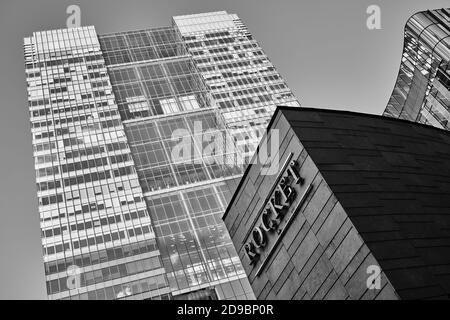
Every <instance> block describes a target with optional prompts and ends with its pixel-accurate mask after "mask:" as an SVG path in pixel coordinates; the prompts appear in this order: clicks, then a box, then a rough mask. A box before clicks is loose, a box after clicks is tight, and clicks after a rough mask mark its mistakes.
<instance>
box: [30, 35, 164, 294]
mask: <svg viewBox="0 0 450 320" xmlns="http://www.w3.org/2000/svg"><path fill="white" fill-rule="evenodd" d="M25 64H26V75H27V83H28V100H29V109H30V119H31V131H32V135H33V155H34V160H35V169H36V185H37V190H38V200H39V214H40V221H41V230H42V246H43V255H44V263H45V275H46V284H47V293H48V297H49V299H119V298H128V297H132V298H137V299H149V298H168V297H169V294H170V288H169V283H168V281H167V277H166V275H165V270H164V267H163V264H162V259H161V256H160V251H159V250H158V246H157V243H156V238H155V233H154V231H153V226H152V224H151V219H150V216H149V213H148V210H147V207H146V203H145V199H144V195H143V191H142V188H141V186H140V184H139V179H138V175H137V173H136V168H135V165H134V162H133V159H132V156H131V150H130V147H129V145H128V142H127V137H126V135H125V130H124V126H123V124H122V121H121V118H120V115H119V109H118V105H117V104H116V102H115V98H114V94H113V92H112V88H111V83H110V79H109V76H108V72H107V69H106V65H105V60H104V57H103V55H102V52H101V50H100V44H99V42H98V37H97V35H96V32H95V29H94V28H93V27H84V28H74V29H68V30H67V29H65V30H55V31H45V32H36V33H34V34H33V36H32V37H30V38H26V39H25ZM69 271H73V272H72V273H71V272H69Z"/></svg>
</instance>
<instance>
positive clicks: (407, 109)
mask: <svg viewBox="0 0 450 320" xmlns="http://www.w3.org/2000/svg"><path fill="white" fill-rule="evenodd" d="M404 36H405V40H404V48H403V56H402V60H401V64H400V71H399V75H398V78H397V82H396V84H395V87H394V91H393V93H392V96H391V98H390V100H389V103H388V105H387V107H386V110H385V111H384V115H385V116H388V117H394V118H401V119H406V120H411V121H416V122H420V123H425V124H429V125H432V126H435V127H438V128H441V129H446V130H450V123H449V120H450V66H449V61H450V9H440V10H433V11H426V12H419V13H417V14H415V15H413V16H412V17H411V18H410V19H409V20H408V22H407V23H406V27H405V34H404Z"/></svg>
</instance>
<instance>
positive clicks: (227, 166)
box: [125, 111, 242, 193]
mask: <svg viewBox="0 0 450 320" xmlns="http://www.w3.org/2000/svg"><path fill="white" fill-rule="evenodd" d="M125 128H126V133H127V136H128V141H129V144H130V148H131V152H132V155H133V157H134V162H135V164H136V170H137V173H138V176H139V181H140V184H141V187H142V189H143V191H144V193H146V192H154V191H157V190H161V189H170V188H173V187H177V186H178V187H179V186H183V185H188V184H192V183H199V182H202V181H207V180H212V179H220V178H226V177H229V176H235V175H239V174H241V173H242V168H240V167H239V166H237V165H236V163H235V161H231V160H232V159H234V158H235V157H236V154H235V152H236V151H235V150H231V152H229V153H228V152H227V151H228V150H227V149H226V146H225V142H224V145H223V146H222V149H221V150H217V152H215V153H214V155H210V154H209V153H203V152H202V151H204V150H205V149H206V146H207V145H208V144H209V143H210V142H209V141H207V140H206V139H204V137H203V132H204V131H206V130H209V132H210V133H211V134H213V133H217V134H219V135H220V136H221V137H224V141H225V138H226V130H225V129H224V128H223V126H222V125H221V124H220V122H218V120H217V115H216V114H215V112H213V111H201V112H192V113H189V114H185V115H183V116H181V115H174V116H170V117H164V118H158V119H152V120H145V121H140V122H138V123H130V124H126V127H125ZM178 130H182V131H181V132H182V133H184V134H183V136H179V137H178V138H177V139H174V138H173V137H176V134H175V133H176V132H177V131H178ZM183 143H186V146H187V150H189V152H190V157H188V158H186V160H187V161H185V160H184V159H180V160H176V159H174V157H173V150H175V148H176V147H177V145H180V144H183ZM185 150H186V149H185ZM177 154H178V153H177ZM212 156H214V157H215V159H214V160H217V161H212V160H211V159H210V158H211V157H212Z"/></svg>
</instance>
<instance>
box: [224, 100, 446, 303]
mask: <svg viewBox="0 0 450 320" xmlns="http://www.w3.org/2000/svg"><path fill="white" fill-rule="evenodd" d="M275 129H276V130H279V131H278V136H279V144H280V146H279V149H278V150H279V154H278V156H279V161H278V170H275V172H270V174H264V170H262V166H263V167H267V165H268V162H269V161H271V160H270V158H272V160H273V161H275V160H274V159H276V156H275V155H274V154H272V155H271V157H269V160H267V162H266V163H264V162H263V163H262V164H261V163H260V162H259V163H257V162H256V161H252V162H255V164H251V165H250V166H249V167H248V168H247V170H246V171H245V174H244V177H243V178H242V180H241V182H240V184H239V185H238V187H237V189H236V192H235V194H234V196H233V197H232V199H231V201H230V204H229V206H228V208H227V210H226V212H225V214H224V217H223V219H224V221H225V224H226V226H227V228H228V230H229V233H230V235H231V237H232V240H233V243H234V245H235V247H236V250H237V252H238V254H239V257H240V259H241V261H242V263H243V265H244V268H245V271H246V273H247V275H248V278H249V281H250V283H251V286H252V288H253V291H254V293H255V296H256V297H257V298H258V299H448V298H449V297H450V166H449V161H450V133H449V132H447V131H445V130H441V129H437V128H434V127H431V126H426V125H423V124H418V123H413V122H409V121H405V120H399V119H393V118H387V117H379V116H373V115H365V114H358V113H351V112H343V111H329V110H319V109H308V108H301V109H295V108H289V107H279V108H278V109H277V111H276V112H275V114H274V116H273V118H272V120H271V122H270V124H269V128H268V129H267V133H266V137H267V141H268V142H267V143H268V145H271V143H272V140H273V139H276V137H277V135H276V134H275V133H274V132H275V131H274V130H275ZM263 141H264V139H263ZM261 150H263V148H262V147H261V145H260V148H259V150H258V153H260V152H261ZM258 153H256V154H255V155H254V157H258ZM262 158H264V157H262ZM255 159H256V158H255ZM273 161H272V164H273Z"/></svg>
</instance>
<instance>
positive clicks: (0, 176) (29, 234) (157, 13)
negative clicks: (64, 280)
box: [0, 0, 450, 299]
mask: <svg viewBox="0 0 450 320" xmlns="http://www.w3.org/2000/svg"><path fill="white" fill-rule="evenodd" d="M72 4H76V5H78V6H80V8H81V25H83V26H87V25H94V26H95V27H96V30H97V33H98V34H106V33H112V32H118V31H129V30H138V29H145V28H151V27H158V26H168V25H170V24H171V17H172V16H175V15H183V14H192V13H201V12H208V11H220V10H226V11H228V12H229V13H236V14H238V15H239V17H240V18H241V19H242V20H243V22H244V23H245V24H246V25H247V27H248V28H249V30H250V32H251V33H252V34H253V35H254V37H255V38H256V39H257V40H258V42H259V43H260V45H261V46H262V48H263V50H264V51H265V53H266V54H267V55H268V56H269V58H270V60H271V61H272V63H273V64H274V65H275V67H276V68H277V69H278V71H279V72H280V73H281V75H282V76H283V78H284V79H285V80H286V82H287V84H288V86H289V87H290V88H291V89H292V90H293V92H294V94H295V95H296V96H297V98H298V99H299V100H300V102H301V103H302V105H303V106H313V107H321V108H331V109H340V110H350V111H357V112H364V113H372V114H378V115H381V113H382V112H383V110H384V108H385V107H386V104H387V101H388V99H389V97H390V95H391V92H392V89H393V86H394V83H395V80H396V78H397V73H398V68H399V65H400V58H401V53H402V48H403V29H404V25H405V22H406V21H407V19H408V18H409V17H410V16H411V15H412V14H414V13H416V12H418V11H422V10H426V9H437V8H443V7H450V0H426V1H425V0H351V1H350V0H327V1H325V0H272V1H268V0H179V1H175V0H126V1H123V0H87V1H74V0H70V1H65V0H52V1H50V0H29V1H23V0H0V150H1V156H0V215H1V222H0V299H45V298H46V294H45V278H44V268H43V260H42V247H41V241H40V230H39V214H38V209H37V197H36V189H35V173H34V167H33V158H32V155H33V153H32V145H31V133H30V126H29V114H28V110H27V94H26V82H25V71H24V59H23V38H24V37H28V36H31V35H32V33H33V32H34V31H41V30H51V29H60V28H65V26H66V20H67V18H68V15H67V14H66V8H67V7H68V6H69V5H72ZM370 5H378V6H379V7H380V9H381V29H380V30H369V29H368V28H367V27H366V20H367V18H368V14H367V13H366V9H367V7H368V6H370Z"/></svg>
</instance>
